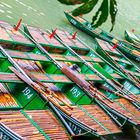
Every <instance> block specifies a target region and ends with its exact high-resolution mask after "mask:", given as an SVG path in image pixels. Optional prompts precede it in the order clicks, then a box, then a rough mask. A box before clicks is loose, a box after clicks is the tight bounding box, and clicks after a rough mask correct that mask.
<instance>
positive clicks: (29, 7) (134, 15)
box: [0, 0, 140, 37]
mask: <svg viewBox="0 0 140 140" xmlns="http://www.w3.org/2000/svg"><path fill="white" fill-rule="evenodd" d="M117 1H118V9H119V12H118V15H117V20H116V25H115V28H114V31H113V34H115V35H118V36H120V37H122V36H123V33H124V30H125V29H128V30H132V28H134V29H135V32H136V33H137V34H139V35H140V28H139V25H140V14H139V13H140V8H139V5H140V0H117ZM73 8H74V7H72V6H70V7H69V6H65V5H62V4H60V3H59V2H57V0H0V20H5V21H8V22H10V23H12V24H15V23H17V21H18V20H19V19H20V18H23V22H24V23H27V24H30V25H35V26H40V27H42V28H49V29H51V28H55V27H65V28H71V27H72V26H70V24H68V21H67V20H66V18H65V16H64V14H63V11H64V10H66V9H69V10H71V9H73ZM93 12H94V11H93ZM91 16H92V13H91V14H88V15H86V16H85V17H86V18H87V19H89V20H90V19H91ZM110 27H111V24H110V19H108V21H107V22H106V23H105V24H103V26H102V28H103V29H104V30H106V31H109V29H110Z"/></svg>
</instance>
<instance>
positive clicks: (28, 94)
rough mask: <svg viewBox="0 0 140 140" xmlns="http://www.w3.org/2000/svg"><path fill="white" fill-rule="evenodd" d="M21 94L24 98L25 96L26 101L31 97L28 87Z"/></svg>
mask: <svg viewBox="0 0 140 140" xmlns="http://www.w3.org/2000/svg"><path fill="white" fill-rule="evenodd" d="M22 92H23V93H24V96H26V98H27V99H30V98H31V97H32V96H33V94H32V93H31V89H30V88H29V87H26V88H25V89H24V90H23V91H22Z"/></svg>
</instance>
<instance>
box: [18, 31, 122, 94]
mask: <svg viewBox="0 0 140 140" xmlns="http://www.w3.org/2000/svg"><path fill="white" fill-rule="evenodd" d="M20 30H21V29H20ZM21 31H22V30H21ZM22 32H23V33H24V31H22ZM25 34H26V33H25ZM26 35H27V34H26ZM27 37H28V38H29V39H30V40H31V41H32V42H34V43H35V44H36V46H37V48H38V49H39V50H41V51H42V52H43V53H44V54H46V55H47V56H48V58H49V59H50V60H51V61H53V63H54V64H55V65H56V66H57V67H58V68H59V69H60V70H61V71H62V72H63V73H64V72H65V71H63V66H62V65H61V64H60V63H59V62H57V61H56V60H55V59H54V58H52V57H51V55H50V54H49V53H48V52H47V51H46V50H45V49H44V48H43V47H42V46H41V45H40V44H39V43H38V42H36V41H35V40H34V39H32V38H31V37H30V36H29V35H27ZM57 40H58V41H60V42H61V43H62V44H63V45H64V46H65V47H66V48H67V49H68V50H70V52H72V53H73V54H75V55H76V56H77V57H78V58H79V59H80V60H81V61H82V62H83V63H84V64H85V65H86V66H87V67H89V68H90V69H91V70H92V71H93V72H96V73H97V74H98V75H99V76H100V77H102V78H103V79H105V80H106V81H107V82H108V83H109V84H110V85H111V86H112V87H114V88H115V89H116V90H117V91H118V87H116V85H114V83H113V82H112V81H111V80H109V79H107V78H106V77H105V76H104V75H102V74H101V73H99V72H98V71H97V70H96V69H95V68H93V67H92V66H91V65H89V64H88V63H87V62H86V61H85V60H84V59H82V58H81V57H80V56H79V55H78V54H77V53H75V52H74V51H73V50H72V49H71V48H70V47H69V46H67V45H66V44H64V43H63V42H62V41H61V40H60V39H58V37H57ZM67 76H69V75H67ZM69 78H70V77H69ZM79 82H82V81H79ZM82 83H83V82H82ZM76 84H77V83H76ZM83 85H84V83H83ZM78 86H79V84H78ZM80 87H81V88H82V89H84V90H85V88H84V87H82V86H81V85H80ZM85 91H86V92H88V91H87V89H86V90H85ZM119 91H120V92H123V90H120V88H119ZM88 95H89V96H90V97H92V96H91V95H90V94H89V93H88Z"/></svg>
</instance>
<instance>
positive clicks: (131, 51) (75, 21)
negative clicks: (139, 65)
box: [65, 12, 140, 62]
mask: <svg viewBox="0 0 140 140" xmlns="http://www.w3.org/2000/svg"><path fill="white" fill-rule="evenodd" d="M65 15H66V17H67V19H68V21H69V22H70V23H71V24H72V25H74V26H75V27H77V28H78V29H80V30H82V31H84V32H85V33H87V34H88V35H90V36H92V37H93V38H95V37H96V38H99V39H102V40H105V41H107V42H109V43H110V44H111V45H112V46H113V45H117V48H118V49H119V50H120V51H121V52H123V53H124V54H125V55H126V56H127V57H130V58H132V59H134V60H135V61H138V62H140V52H139V51H138V50H137V49H136V48H135V47H133V46H132V45H130V44H129V43H127V42H126V41H124V40H121V39H117V38H116V37H114V36H113V35H111V34H109V33H107V32H105V31H103V30H102V29H99V28H94V27H92V26H91V24H90V22H88V21H87V20H85V19H84V18H82V17H74V16H72V14H71V13H70V12H65Z"/></svg>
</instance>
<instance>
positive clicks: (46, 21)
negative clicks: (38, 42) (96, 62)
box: [0, 0, 140, 140]
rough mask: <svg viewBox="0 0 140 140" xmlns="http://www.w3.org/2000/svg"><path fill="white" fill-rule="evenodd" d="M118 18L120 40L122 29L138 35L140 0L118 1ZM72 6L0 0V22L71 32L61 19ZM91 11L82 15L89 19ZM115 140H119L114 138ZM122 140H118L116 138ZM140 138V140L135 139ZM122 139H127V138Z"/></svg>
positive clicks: (42, 0)
mask: <svg viewBox="0 0 140 140" xmlns="http://www.w3.org/2000/svg"><path fill="white" fill-rule="evenodd" d="M117 1H118V9H119V11H118V15H117V19H116V24H115V28H114V30H113V32H112V33H113V34H114V35H117V36H119V37H123V34H124V30H125V29H127V30H130V31H131V30H132V29H135V33H136V34H137V35H140V8H139V6H140V0H117ZM74 8H75V7H74V6H66V5H62V4H60V3H59V2H57V0H0V20H5V21H8V22H9V23H11V24H16V23H17V22H18V20H19V19H20V18H22V19H23V23H26V24H29V25H35V26H39V27H42V28H44V29H46V28H47V29H54V28H56V27H63V28H66V29H68V30H72V31H74V30H75V28H74V27H73V26H71V25H70V24H69V22H68V21H67V20H66V18H65V16H64V13H63V12H64V10H72V9H74ZM93 13H94V11H93V12H92V13H90V14H88V15H86V16H85V18H87V19H88V20H91V17H92V14H93ZM110 27H111V23H110V19H108V21H107V22H106V23H104V24H103V25H102V26H101V28H102V29H104V30H106V31H109V29H110ZM80 34H81V35H82V37H81V38H82V39H83V40H86V41H87V42H88V43H89V44H90V43H92V40H91V38H90V37H89V36H87V35H85V34H83V33H81V32H80ZM116 139H118V138H116ZM119 139H120V140H121V138H119ZM138 139H140V138H138ZM122 140H124V137H123V138H122ZM125 140H128V138H126V139H125Z"/></svg>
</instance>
